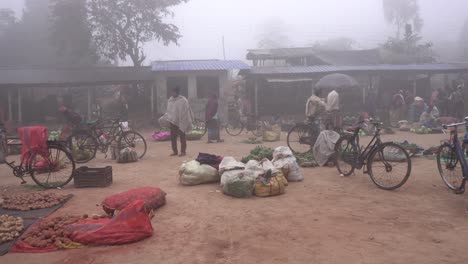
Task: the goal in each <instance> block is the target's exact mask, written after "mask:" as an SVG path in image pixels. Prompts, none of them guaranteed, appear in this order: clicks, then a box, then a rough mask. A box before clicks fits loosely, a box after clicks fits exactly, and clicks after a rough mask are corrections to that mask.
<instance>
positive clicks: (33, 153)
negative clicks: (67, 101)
mask: <svg viewBox="0 0 468 264" xmlns="http://www.w3.org/2000/svg"><path fill="white" fill-rule="evenodd" d="M22 144H24V142H21V140H20V139H19V138H7V136H6V131H5V129H4V128H3V127H1V126H0V164H6V165H7V166H8V167H10V168H11V170H12V171H13V175H14V176H16V177H18V178H20V179H21V183H22V184H23V183H26V181H25V180H24V177H25V176H27V175H29V176H31V178H32V180H33V181H34V182H35V183H36V184H37V185H39V186H41V187H42V188H46V189H53V188H60V187H63V186H65V185H67V184H68V183H69V182H70V181H71V180H72V179H73V176H74V172H75V161H74V160H73V157H72V155H71V153H70V152H69V151H68V149H67V148H66V147H65V146H64V143H63V142H60V141H47V148H46V149H44V150H36V149H33V150H29V151H28V152H27V153H24V154H23V155H21V156H20V159H19V161H18V160H16V161H18V162H19V164H18V165H16V164H15V163H16V161H15V160H12V159H10V158H7V156H8V148H9V147H20V146H21V145H22Z"/></svg>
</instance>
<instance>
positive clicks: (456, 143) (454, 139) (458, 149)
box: [449, 123, 468, 181]
mask: <svg viewBox="0 0 468 264" xmlns="http://www.w3.org/2000/svg"><path fill="white" fill-rule="evenodd" d="M459 125H461V124H455V126H453V128H454V129H453V130H451V131H450V140H449V144H450V146H451V147H453V148H455V153H456V155H457V157H458V160H460V165H461V166H462V170H463V178H464V179H465V181H466V179H467V178H468V163H467V162H466V159H465V153H463V148H462V146H461V144H460V139H458V129H457V128H458V126H459ZM464 125H465V128H466V129H467V130H468V124H466V123H464Z"/></svg>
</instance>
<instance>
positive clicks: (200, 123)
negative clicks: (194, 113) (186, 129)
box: [193, 119, 207, 137]
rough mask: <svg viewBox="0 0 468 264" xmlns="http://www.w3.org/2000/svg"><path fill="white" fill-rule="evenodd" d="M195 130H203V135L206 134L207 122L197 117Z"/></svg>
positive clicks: (194, 122)
mask: <svg viewBox="0 0 468 264" xmlns="http://www.w3.org/2000/svg"><path fill="white" fill-rule="evenodd" d="M193 130H196V131H202V132H203V134H202V137H203V136H205V134H206V132H207V127H206V123H205V122H203V121H201V120H200V119H195V120H194V121H193Z"/></svg>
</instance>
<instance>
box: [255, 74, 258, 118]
mask: <svg viewBox="0 0 468 264" xmlns="http://www.w3.org/2000/svg"><path fill="white" fill-rule="evenodd" d="M255 116H257V117H258V79H255Z"/></svg>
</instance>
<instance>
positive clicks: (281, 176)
mask: <svg viewBox="0 0 468 264" xmlns="http://www.w3.org/2000/svg"><path fill="white" fill-rule="evenodd" d="M275 177H276V178H277V179H278V180H280V181H281V182H283V184H284V186H288V185H289V182H288V179H286V176H284V173H283V171H282V170H278V172H277V173H276V175H275Z"/></svg>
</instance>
